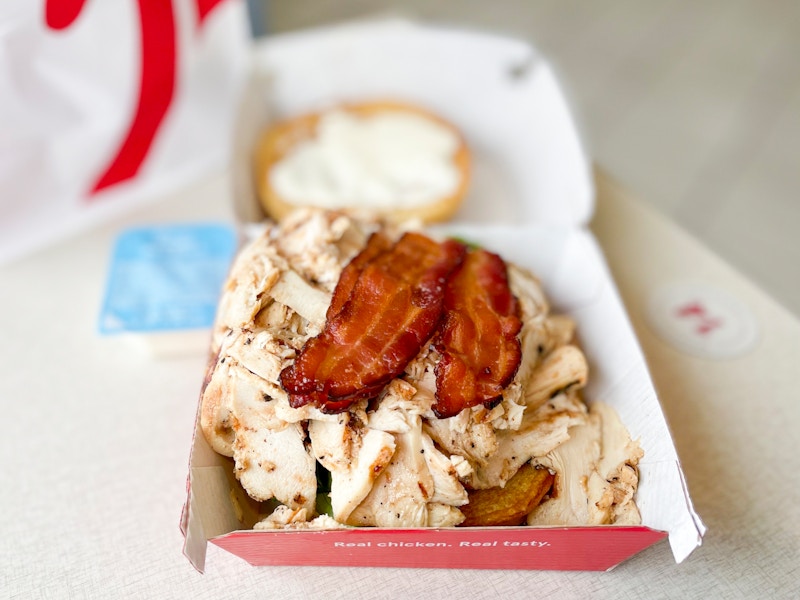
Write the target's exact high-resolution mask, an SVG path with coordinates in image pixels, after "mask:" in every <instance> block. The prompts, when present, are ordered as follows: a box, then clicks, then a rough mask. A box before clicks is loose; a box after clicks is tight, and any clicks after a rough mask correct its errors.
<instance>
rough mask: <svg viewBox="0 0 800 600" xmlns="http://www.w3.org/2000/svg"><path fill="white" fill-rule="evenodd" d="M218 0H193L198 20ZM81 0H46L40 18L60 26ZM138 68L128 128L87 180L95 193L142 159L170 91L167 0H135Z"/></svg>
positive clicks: (173, 53) (172, 37) (128, 174)
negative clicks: (109, 156) (103, 165)
mask: <svg viewBox="0 0 800 600" xmlns="http://www.w3.org/2000/svg"><path fill="white" fill-rule="evenodd" d="M223 1H224V0H195V4H196V7H197V14H198V23H199V25H200V26H202V24H203V23H204V21H205V19H206V17H207V16H208V14H209V13H210V12H211V11H212V10H213V9H214V8H215V7H216V6H217V5H219V4H221V3H222V2H223ZM85 3H86V0H46V3H45V23H46V24H47V26H48V27H50V28H51V29H54V30H61V29H66V28H67V27H69V26H70V25H71V24H72V23H73V22H74V21H75V19H77V18H78V15H79V14H80V12H81V10H82V9H83V7H84V4H85ZM138 6H139V25H140V33H141V38H140V39H141V53H142V61H141V65H142V70H141V73H140V77H139V94H138V98H137V101H136V108H135V109H134V114H133V118H132V119H131V122H130V125H129V126H128V131H127V134H126V135H125V137H124V138H123V140H122V144H121V145H120V147H119V149H118V150H117V152H116V154H115V155H114V157H113V158H112V159H111V161H110V162H109V163H108V166H107V167H106V168H105V169H103V171H102V172H101V175H100V176H99V177H98V178H97V181H96V182H95V184H94V185H93V186H92V189H91V193H92V194H95V193H97V192H99V191H100V190H102V189H104V188H107V187H109V186H112V185H115V184H117V183H121V182H123V181H126V180H128V179H131V178H132V177H134V176H135V175H136V173H137V172H138V171H139V168H140V167H141V166H142V164H143V163H144V160H145V157H146V156H147V153H148V152H149V151H150V147H151V146H152V144H153V141H154V140H155V137H156V135H157V134H158V130H159V128H160V126H161V123H162V122H163V120H164V117H165V116H166V114H167V111H168V110H169V107H170V105H171V104H172V99H173V97H174V95H175V81H176V72H177V63H178V56H177V45H176V31H175V12H174V10H173V6H172V2H169V1H168V2H154V1H152V0H150V1H148V0H138Z"/></svg>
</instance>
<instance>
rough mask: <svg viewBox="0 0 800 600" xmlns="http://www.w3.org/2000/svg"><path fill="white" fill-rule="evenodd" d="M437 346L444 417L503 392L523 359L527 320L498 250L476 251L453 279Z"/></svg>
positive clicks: (439, 410)
mask: <svg viewBox="0 0 800 600" xmlns="http://www.w3.org/2000/svg"><path fill="white" fill-rule="evenodd" d="M444 310H445V314H444V319H443V321H442V325H441V330H440V333H439V338H438V340H437V342H436V348H437V349H438V350H439V352H440V353H441V354H442V358H441V359H440V360H439V362H438V363H437V364H436V368H435V373H436V402H435V403H434V405H433V411H434V413H435V414H436V416H437V417H439V418H447V417H452V416H454V415H457V414H458V413H459V412H461V410H463V409H464V408H469V407H471V406H476V405H478V404H488V403H492V402H494V401H495V400H497V399H499V398H500V395H501V394H502V392H503V389H504V388H505V387H506V386H507V385H508V384H509V383H511V380H512V379H513V378H514V375H515V374H516V372H517V369H518V368H519V364H520V361H521V359H522V349H521V347H520V341H519V339H518V337H517V334H518V333H519V330H520V328H521V327H522V322H521V321H520V319H519V318H518V317H517V310H518V309H517V300H516V298H515V297H514V295H513V294H512V293H511V290H510V289H509V286H508V274H507V272H506V265H505V263H504V262H503V259H501V258H500V257H499V256H497V255H496V254H492V253H491V252H487V251H485V250H473V251H471V252H470V253H469V254H468V255H467V256H466V258H465V259H464V261H463V262H462V263H461V266H460V267H459V269H458V270H457V271H456V272H455V273H454V274H453V276H452V277H451V278H450V281H449V282H448V286H447V291H446V292H445V298H444Z"/></svg>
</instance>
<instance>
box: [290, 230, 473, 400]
mask: <svg viewBox="0 0 800 600" xmlns="http://www.w3.org/2000/svg"><path fill="white" fill-rule="evenodd" d="M380 243H381V242H380V241H377V240H376V241H375V242H374V243H373V244H369V245H368V247H367V249H365V250H364V252H369V253H370V254H372V256H369V257H367V259H366V260H362V259H361V258H359V257H356V259H354V261H353V263H351V264H354V265H355V266H354V268H353V269H352V270H351V271H355V270H360V272H359V273H358V274H357V277H352V275H353V273H352V272H349V274H347V275H346V276H345V277H344V278H343V280H340V284H339V285H341V286H342V287H343V288H344V289H346V287H345V286H347V287H349V286H352V289H351V290H350V293H349V297H348V298H347V300H346V301H345V302H343V303H342V302H341V296H342V295H343V293H344V292H342V293H341V294H340V293H339V289H338V288H339V285H337V290H335V291H334V299H336V298H337V297H339V299H338V300H336V302H337V304H340V307H339V308H338V310H337V309H334V310H332V311H329V315H328V318H327V319H326V322H325V328H324V329H323V331H322V333H320V335H318V336H317V337H315V338H312V339H310V340H309V341H308V342H307V343H306V345H305V346H304V347H303V349H302V351H301V352H300V354H299V355H298V356H297V358H296V359H295V362H294V364H292V365H291V366H289V367H287V368H286V369H284V370H283V372H282V373H281V385H283V387H284V389H285V390H286V391H287V392H288V393H289V401H290V404H291V405H292V406H294V407H300V406H303V405H305V404H309V403H312V404H314V405H316V406H318V407H319V408H320V409H321V410H323V411H325V412H341V411H344V410H346V409H347V408H348V407H349V406H350V405H351V404H352V403H353V402H355V401H356V400H358V399H361V398H373V397H375V396H377V395H378V394H379V393H380V391H381V390H382V389H383V388H384V386H385V385H386V384H387V383H389V381H391V380H392V379H393V378H395V377H397V376H398V375H399V374H400V373H401V372H402V371H403V369H404V368H405V366H406V365H407V364H408V362H409V361H410V360H411V359H413V358H414V357H415V356H416V355H417V354H418V353H419V351H420V350H421V349H422V346H423V345H424V344H425V343H426V342H427V341H428V339H429V338H430V337H431V336H432V334H433V333H434V331H435V329H436V327H437V325H438V323H439V320H440V318H441V315H442V302H443V298H444V292H445V288H446V284H447V280H448V278H449V276H450V274H451V273H452V272H453V270H454V269H455V268H456V267H457V266H458V265H459V264H460V262H461V260H462V259H463V257H464V254H465V251H466V249H465V247H464V246H463V245H462V244H460V243H458V242H456V241H453V240H449V241H446V242H443V243H438V242H435V241H433V240H431V239H430V238H427V237H425V236H423V235H421V234H418V233H406V234H405V235H403V237H401V238H400V240H399V241H398V242H397V243H396V244H394V246H392V247H391V248H390V249H388V250H381V249H380V248H379V247H377V246H378V245H379V244H380ZM371 246H372V247H371ZM345 271H347V269H345ZM353 280H354V281H353Z"/></svg>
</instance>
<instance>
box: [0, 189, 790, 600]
mask: <svg viewBox="0 0 800 600" xmlns="http://www.w3.org/2000/svg"><path fill="white" fill-rule="evenodd" d="M599 183H600V187H599V189H600V192H599V198H598V207H597V216H596V217H595V220H594V223H593V229H594V231H595V233H596V235H597V236H598V238H599V240H600V242H601V244H602V245H603V248H604V250H605V252H606V254H607V258H608V261H609V264H610V266H611V268H612V271H613V273H614V275H615V277H616V279H617V283H618V285H619V287H620V289H621V292H622V295H623V299H624V300H625V302H626V305H627V306H628V308H629V310H630V315H631V320H632V322H633V324H634V326H635V328H636V330H637V333H638V334H639V336H640V340H641V343H642V346H643V348H644V351H645V354H646V355H647V358H648V361H649V362H650V365H651V370H652V374H653V378H654V380H655V383H656V386H657V389H658V390H659V393H660V396H661V401H662V404H663V408H664V412H665V414H666V416H667V420H668V422H669V423H670V426H671V429H672V433H673V436H674V438H675V443H676V447H677V450H678V453H679V455H680V457H681V461H682V464H683V469H684V471H685V474H686V479H687V485H688V487H689V490H690V493H691V495H692V499H693V501H694V506H695V509H696V510H697V512H698V513H699V514H700V516H701V517H702V518H703V520H704V522H705V524H706V525H707V526H708V532H707V533H706V536H705V538H704V543H703V545H702V546H701V547H700V548H699V549H697V550H696V551H695V552H694V553H693V554H692V555H691V556H690V557H689V558H688V559H686V561H684V562H683V563H682V564H680V565H676V564H675V562H674V560H673V558H672V554H671V552H670V549H669V546H668V544H667V543H666V542H660V543H659V544H657V545H656V546H654V547H651V548H650V549H648V550H645V551H644V552H642V553H640V554H639V555H637V556H634V557H633V558H631V559H630V560H628V561H626V562H625V563H623V564H621V565H620V566H618V567H617V568H616V569H614V570H613V571H611V572H609V573H590V572H576V573H569V572H536V571H455V570H400V569H365V568H311V567H261V568H254V567H251V566H249V565H248V564H246V563H244V562H243V561H241V560H240V559H238V558H236V557H234V556H232V555H229V554H227V553H226V552H224V551H222V550H220V549H218V548H217V547H215V546H213V545H211V546H209V551H208V558H207V561H206V572H205V574H202V575H201V574H199V573H197V572H196V571H195V570H194V569H193V568H192V567H191V565H190V564H189V562H188V561H187V560H186V559H185V558H184V556H183V555H182V553H181V549H182V545H183V538H182V536H181V533H180V531H179V528H178V524H179V518H180V512H181V507H182V504H183V502H184V501H185V499H186V487H185V481H186V474H187V465H188V459H189V449H190V443H191V436H192V433H193V426H194V417H195V411H196V407H197V396H198V392H199V387H200V383H201V377H202V372H203V368H204V363H205V357H204V355H203V352H202V350H203V349H200V350H199V351H198V352H197V353H196V354H193V355H189V356H184V357H180V358H154V357H151V356H149V355H148V354H147V353H145V352H143V351H141V349H139V348H136V347H134V346H132V345H130V344H129V343H127V342H126V341H125V340H121V339H112V338H101V337H100V336H99V335H97V333H96V330H97V327H96V321H97V315H98V312H99V310H100V305H101V302H102V296H103V291H104V286H105V281H106V275H107V268H108V261H109V257H110V251H111V247H112V243H113V241H114V239H115V237H116V235H117V234H118V233H119V232H120V231H121V230H122V229H123V228H126V227H129V226H131V225H135V224H151V223H160V222H167V221H169V222H186V221H204V220H227V219H230V218H231V215H230V212H229V209H228V206H227V202H226V200H225V199H226V197H227V187H226V186H227V180H226V178H225V177H223V176H214V177H211V178H209V180H208V181H205V182H203V183H200V184H198V185H196V186H194V187H193V188H191V189H187V190H183V191H181V192H179V193H175V194H173V195H171V196H170V197H168V198H165V199H163V200H162V201H159V202H157V203H154V204H151V205H149V206H147V207H145V208H143V209H141V210H140V211H139V212H137V213H134V214H130V215H128V216H126V217H125V218H122V219H118V220H117V221H115V222H113V223H110V224H107V225H106V226H103V227H100V228H97V229H95V230H92V231H90V232H87V233H85V234H83V235H81V236H80V237H77V238H73V239H71V240H68V241H66V242H63V243H61V244H59V245H57V246H54V247H51V248H49V249H46V250H44V251H41V252H39V253H37V254H36V255H33V256H30V257H28V258H25V259H23V260H20V261H18V262H16V263H14V264H12V265H8V266H5V267H2V268H0V332H2V340H3V341H2V344H0V378H2V380H3V381H4V382H5V385H4V386H3V393H2V397H1V399H0V401H2V404H3V408H4V414H5V415H6V419H5V423H6V428H5V432H4V435H3V436H2V437H0V449H1V452H0V461H2V469H0V477H2V479H0V483H2V485H1V486H0V489H2V510H1V511H0V597H3V598H5V597H9V598H39V597H42V598H60V597H120V598H121V597H142V598H160V597H169V598H182V597H186V598H213V599H214V600H221V599H223V598H242V597H271V598H308V597H326V598H331V597H346V598H349V599H355V598H376V597H378V598H431V597H448V598H451V597H452V598H456V597H460V596H465V597H467V596H468V597H470V598H476V597H486V598H490V597H491V598H496V597H504V596H513V597H520V596H522V597H532V596H534V595H535V596H537V597H556V598H563V597H568V598H586V597H593V598H642V597H648V598H658V597H681V598H687V597H692V598H694V597H726V598H739V597H758V598H762V597H769V598H792V597H797V596H798V595H800V560H798V559H799V558H800V476H799V475H798V473H800V458H798V452H797V449H796V447H795V442H796V440H797V439H798V435H797V432H798V431H800V403H798V393H797V389H796V387H795V385H794V377H795V372H796V370H797V366H796V365H797V361H798V357H800V322H798V321H797V320H796V319H795V318H794V317H793V316H792V315H791V314H790V313H789V312H788V311H786V310H784V309H783V308H781V307H780V306H778V305H777V304H775V303H774V302H773V301H772V300H771V299H770V298H768V297H767V296H765V295H764V294H763V293H762V292H761V291H759V290H758V289H757V288H755V287H754V286H753V285H752V284H750V283H749V282H748V281H747V280H745V279H743V278H742V277H741V276H739V275H738V274H737V273H736V272H734V271H733V270H732V269H730V268H729V267H728V266H727V265H726V264H724V263H723V262H722V261H720V260H719V259H717V258H716V257H715V256H714V255H712V254H710V253H709V252H708V251H707V250H706V249H704V248H703V247H702V246H701V245H700V244H698V243H697V242H696V241H695V240H693V239H692V238H690V237H688V236H687V235H686V234H685V233H683V232H682V231H681V230H679V229H678V228H676V227H675V226H674V225H672V224H671V223H670V222H669V221H667V220H666V219H664V218H663V217H661V216H659V215H657V214H655V213H654V212H652V211H650V210H649V209H647V208H646V207H645V206H644V205H643V204H641V203H639V202H638V201H636V200H635V199H632V198H631V197H630V196H629V195H628V194H626V193H625V192H624V191H622V190H620V189H619V188H617V187H616V186H615V185H614V184H613V183H611V182H610V181H609V180H608V179H607V178H605V177H603V176H600V178H599ZM676 278H677V279H693V280H699V281H702V282H705V283H710V284H712V285H714V286H717V287H719V288H721V289H724V290H725V291H726V292H727V293H729V294H732V295H733V296H735V297H736V298H738V299H739V300H740V301H741V302H743V303H744V304H745V305H746V306H748V307H749V309H750V310H751V311H752V313H753V315H754V316H755V319H756V322H757V324H758V327H759V340H758V342H757V344H756V345H755V346H754V348H753V349H752V350H751V351H750V352H749V353H748V354H746V355H745V356H742V357H739V358H733V359H724V360H712V359H701V358H695V357H693V356H691V355H688V354H684V353H682V352H680V351H678V350H677V349H675V348H674V347H672V346H670V345H669V344H667V343H665V342H663V341H661V339H660V338H659V337H657V336H656V335H655V334H654V333H653V332H652V331H651V329H650V328H649V326H648V325H647V322H646V319H645V317H644V307H645V306H646V304H647V302H648V300H649V296H650V294H651V293H652V291H653V290H654V289H655V288H656V287H657V286H658V285H659V284H661V283H664V282H666V281H669V280H674V279H676ZM602 551H603V549H602V548H598V552H602Z"/></svg>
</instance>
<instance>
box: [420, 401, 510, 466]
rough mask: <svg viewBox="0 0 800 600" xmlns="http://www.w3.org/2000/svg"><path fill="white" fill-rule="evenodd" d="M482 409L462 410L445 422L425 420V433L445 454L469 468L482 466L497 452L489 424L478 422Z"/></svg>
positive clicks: (494, 435) (487, 422) (495, 438)
mask: <svg viewBox="0 0 800 600" xmlns="http://www.w3.org/2000/svg"><path fill="white" fill-rule="evenodd" d="M484 414H485V409H483V407H475V408H472V409H467V410H462V411H461V412H460V413H458V414H457V415H456V416H455V417H450V418H449V419H426V420H425V425H424V428H425V432H426V433H427V434H428V435H430V437H431V439H433V441H434V442H436V444H437V445H438V446H439V447H440V448H441V449H442V450H443V451H444V452H446V453H447V454H450V455H453V454H458V455H459V456H463V457H464V458H466V459H467V460H469V461H470V463H472V464H473V465H483V464H486V461H487V460H489V457H490V456H492V454H494V453H495V452H496V451H497V435H496V432H495V430H494V427H492V423H491V422H490V421H483V420H481V421H478V420H476V419H475V417H474V416H475V415H481V416H483V415H484Z"/></svg>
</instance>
